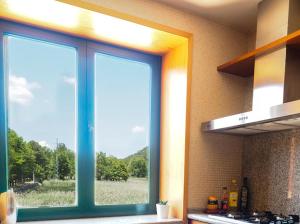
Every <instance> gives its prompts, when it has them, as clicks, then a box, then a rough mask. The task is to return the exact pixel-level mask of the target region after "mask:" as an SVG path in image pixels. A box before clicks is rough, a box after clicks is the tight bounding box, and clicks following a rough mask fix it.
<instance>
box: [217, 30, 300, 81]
mask: <svg viewBox="0 0 300 224" xmlns="http://www.w3.org/2000/svg"><path fill="white" fill-rule="evenodd" d="M286 45H293V46H296V47H300V30H298V31H296V32H293V33H291V34H289V35H287V36H285V37H282V38H280V39H278V40H275V41H273V42H271V43H269V44H266V45H264V46H262V47H260V48H257V49H255V50H253V51H250V52H248V53H246V54H243V55H241V56H238V57H236V58H234V59H232V60H231V61H229V62H226V63H225V64H222V65H220V66H218V68H217V70H218V71H219V72H224V73H229V74H233V75H238V76H242V77H249V76H253V74H254V62H255V57H257V56H260V55H263V54H266V53H269V52H272V51H274V50H276V49H278V48H281V47H282V46H286Z"/></svg>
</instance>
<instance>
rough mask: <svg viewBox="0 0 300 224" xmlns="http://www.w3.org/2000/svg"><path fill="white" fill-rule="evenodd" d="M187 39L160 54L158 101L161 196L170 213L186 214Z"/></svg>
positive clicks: (181, 216) (176, 215)
mask: <svg viewBox="0 0 300 224" xmlns="http://www.w3.org/2000/svg"><path fill="white" fill-rule="evenodd" d="M187 67H188V42H186V43H185V44H183V45H182V46H180V47H177V48H176V49H174V50H171V51H170V52H168V53H167V54H166V55H165V56H164V57H163V67H162V101H161V105H162V107H161V152H160V159H161V161H160V169H161V172H160V198H161V199H162V200H168V201H169V204H170V205H171V216H173V217H178V218H183V217H184V216H185V214H184V213H185V208H186V205H185V202H186V201H185V200H183V199H185V198H186V197H187V195H185V193H186V191H185V190H186V189H185V187H186V185H184V183H186V181H185V170H184V169H183V167H185V164H186V163H185V159H186V156H185V155H186V150H187V149H188V147H186V105H187V83H188V76H187V72H188V70H187Z"/></svg>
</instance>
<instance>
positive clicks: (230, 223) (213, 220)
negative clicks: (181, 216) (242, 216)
mask: <svg viewBox="0 0 300 224" xmlns="http://www.w3.org/2000/svg"><path fill="white" fill-rule="evenodd" d="M188 218H189V219H192V220H197V221H201V222H207V223H210V224H245V223H247V222H245V221H239V220H236V219H229V218H226V217H222V216H215V215H209V214H199V213H198V214H197V213H190V214H188Z"/></svg>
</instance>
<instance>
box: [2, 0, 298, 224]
mask: <svg viewBox="0 0 300 224" xmlns="http://www.w3.org/2000/svg"><path fill="white" fill-rule="evenodd" d="M11 1H13V0H11ZM8 2H9V1H8ZM61 2H64V3H65V4H73V5H75V6H76V7H81V8H85V9H87V10H91V11H97V12H100V13H103V12H105V14H108V15H110V16H115V17H118V18H122V19H124V20H126V19H127V20H129V21H131V22H132V21H134V22H136V23H138V24H142V25H147V26H148V27H151V28H153V29H154V28H155V29H157V30H163V31H164V32H170V33H171V34H176V35H178V36H179V37H173V36H171V34H170V37H169V36H168V38H173V39H172V40H173V42H172V41H165V42H164V41H161V43H162V44H157V45H156V46H155V47H156V48H153V49H154V50H153V49H150V50H149V49H148V50H147V49H146V50H145V49H142V47H140V46H139V47H140V48H141V49H142V51H146V52H147V51H148V52H149V51H152V52H155V50H156V54H157V52H159V51H160V49H159V47H160V45H161V46H163V47H161V48H164V50H161V52H166V50H165V49H175V47H176V46H178V43H182V45H184V44H185V42H186V40H188V46H187V48H186V49H187V50H186V49H183V48H181V49H179V50H178V51H176V52H175V51H174V54H170V55H169V57H164V56H163V60H165V61H166V65H165V64H164V62H162V71H166V70H168V68H169V67H172V66H177V65H174V64H173V60H174V61H176V58H178V55H184V54H185V53H186V51H188V53H187V57H186V58H184V59H183V61H184V62H182V64H184V66H186V67H184V69H183V70H184V73H186V74H187V75H186V77H185V78H182V79H180V80H171V79H170V83H171V84H172V85H174V86H173V87H174V88H175V89H176V90H173V92H172V88H171V87H172V85H171V84H170V85H168V79H167V78H166V79H165V80H163V81H162V84H163V85H165V86H164V87H165V88H162V100H161V103H162V106H161V109H162V111H163V112H162V115H161V118H162V121H161V122H162V123H161V129H160V132H161V135H160V138H161V143H160V148H161V152H160V172H159V185H160V187H159V195H160V197H159V199H161V200H168V202H169V206H170V217H175V218H178V219H179V220H183V221H184V222H185V221H187V218H188V219H189V222H191V223H199V222H200V223H201V222H204V223H220V224H221V223H222V224H223V223H240V220H238V221H236V220H235V219H232V218H230V219H227V218H225V217H223V216H221V219H218V217H219V216H218V215H215V214H210V215H207V214H203V212H204V211H205V210H206V208H207V202H208V197H209V196H215V197H216V198H217V199H218V200H219V202H220V200H221V198H222V193H223V187H227V188H228V190H229V189H230V185H231V182H232V180H233V179H234V180H236V181H237V188H238V191H237V192H238V194H239V195H240V188H241V186H242V182H243V178H244V177H247V178H248V182H247V186H248V188H249V197H248V204H247V206H248V207H247V209H248V210H249V211H252V212H253V211H257V212H262V211H271V212H272V213H274V214H278V215H280V214H283V215H285V216H288V215H299V214H300V207H299V205H300V203H299V200H300V199H299V190H300V188H299V186H300V182H299V177H298V175H297V173H298V169H299V164H298V163H299V162H298V161H300V160H299V158H298V157H299V155H298V154H299V152H298V151H299V150H298V148H299V138H298V136H299V134H300V132H299V130H297V128H298V127H299V126H300V125H299V124H300V123H299V121H298V120H297V114H299V113H298V112H299V110H297V108H299V102H298V99H299V98H300V93H299V90H298V89H299V88H298V85H297V83H298V82H297V81H298V79H297V75H296V72H297V69H296V68H297V66H298V63H297V62H298V59H299V58H300V57H298V56H299V55H298V50H297V44H298V43H299V33H298V32H297V31H298V30H299V28H300V27H299V26H300V18H299V15H298V14H299V13H298V12H299V11H300V4H299V3H298V1H297V0H262V1H260V0H254V1H243V0H223V1H217V0H211V1H201V0H199V1H174V0H173V1H172V0H151V1H150V0H143V1H138V0H131V1H126V2H125V1H122V0H113V1H108V0H107V1H106V0H105V1H101V2H100V1H93V0H84V1H67V0H66V1H61ZM1 4H2V3H1ZM5 4H6V3H5V1H4V3H3V7H2V13H1V14H2V15H1V18H2V19H3V20H7V21H13V22H16V23H24V24H26V25H28V24H29V25H32V26H34V27H35V26H37V27H42V28H45V27H44V26H43V24H42V25H41V24H39V23H38V22H35V21H34V20H31V19H28V18H29V17H26V16H24V17H22V15H20V14H19V15H18V14H14V13H11V12H8V11H6V10H5ZM104 9H105V10H104ZM23 14H24V11H23ZM31 14H32V15H34V13H31ZM1 25H2V24H1ZM3 27H5V26H3ZM48 28H49V29H52V30H57V32H60V31H61V30H62V28H60V27H58V28H55V26H51V24H50V25H48ZM59 29H60V30H59ZM75 31H76V30H75ZM75 31H74V33H76V32H77V31H76V32H75ZM62 32H63V33H66V31H62ZM72 32H73V30H72V29H70V30H68V31H67V33H68V34H70V33H71V34H72V35H75V34H73V33H72ZM78 32H79V31H78ZM164 35H165V34H164ZM162 36H163V35H162ZM81 37H86V38H89V36H88V33H87V34H83V33H81ZM100 40H101V41H105V40H107V39H105V38H103V39H101V38H100ZM168 40H170V39H168ZM135 42H136V43H137V42H138V40H135ZM173 43H174V45H172V44H173ZM168 44H169V45H168ZM122 46H126V47H129V48H130V47H132V46H131V45H130V43H129V44H127V43H126V44H123V43H122ZM157 49H159V50H157ZM161 52H160V53H159V54H162V53H161ZM183 52H184V53H183ZM164 54H165V53H163V55H164ZM180 63H181V62H180ZM178 67H179V66H178ZM178 67H176V68H175V69H174V70H176V69H177V68H178ZM180 68H182V66H181V67H180ZM170 70H172V69H170ZM178 70H180V69H177V71H178ZM36 89H37V90H38V89H39V88H38V87H37V88H36ZM168 89H170V92H166V93H164V91H166V90H168ZM33 90H34V89H33ZM37 90H36V91H37ZM168 102H170V104H168ZM169 108H170V110H172V112H173V113H171V112H169V111H168V109H169ZM248 111H250V112H248ZM0 112H1V111H0ZM229 115H231V116H229ZM227 116H229V117H227ZM168 119H170V120H168ZM175 120H178V121H179V122H178V123H176V122H175ZM1 130H2V129H1ZM133 130H135V133H138V132H140V133H141V132H143V128H142V127H140V126H138V125H137V126H136V127H135V129H133ZM167 136H171V137H170V139H168V137H167ZM40 140H42V139H40ZM174 152H176V153H178V154H176V153H175V154H174ZM0 155H2V154H0ZM170 158H172V159H171V160H170ZM0 171H1V169H0ZM0 185H1V183H0ZM80 186H81V185H80ZM0 189H1V188H0ZM95 212H96V210H95ZM19 213H20V214H21V215H22V216H23V219H21V221H33V220H39V217H36V218H35V217H33V213H30V214H28V215H26V214H25V212H23V211H21V210H20V212H19ZM20 214H19V215H20ZM107 214H108V213H107ZM107 214H106V213H104V215H103V216H112V215H107ZM151 214H152V213H151ZM72 215H74V214H71V213H70V216H69V217H67V218H72V217H73V216H72ZM120 215H127V214H125V213H120ZM131 215H132V214H131ZM139 215H144V214H139ZM260 215H261V214H260ZM41 216H42V215H41ZM60 216H61V217H62V215H60ZM95 216H96V215H95V214H93V215H91V216H90V217H95ZM113 216H114V215H113ZM212 216H213V218H212ZM216 216H217V218H216ZM257 216H258V215H257ZM87 217H89V213H82V215H78V218H87ZM73 218H77V217H75V216H74V217H73ZM224 218H225V219H224ZM248 218H249V217H248ZM256 218H258V217H255V219H256ZM42 219H44V220H45V218H42ZM42 219H41V220H42ZM51 219H54V218H51ZM295 220H296V218H295ZM177 221H178V220H177ZM284 221H286V220H284ZM46 222H47V221H46ZM256 222H257V220H256ZM296 222H298V221H296ZM33 223H34V222H33ZM41 223H42V222H41ZM108 223H109V221H108ZM111 223H113V222H112V221H111ZM128 223H130V222H129V221H128ZM135 223H136V222H135ZM141 223H142V222H141Z"/></svg>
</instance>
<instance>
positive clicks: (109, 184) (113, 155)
mask: <svg viewBox="0 0 300 224" xmlns="http://www.w3.org/2000/svg"><path fill="white" fill-rule="evenodd" d="M95 73H96V74H95V151H96V182H95V183H96V186H95V201H96V204H97V205H115V204H144V203H148V202H149V199H148V198H149V179H148V177H149V174H148V170H149V159H148V158H149V156H148V154H149V149H148V146H149V120H150V80H151V69H150V67H149V65H147V64H144V63H140V62H136V61H131V60H126V59H123V58H119V57H113V56H109V55H105V54H100V53H98V54H96V56H95Z"/></svg>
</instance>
